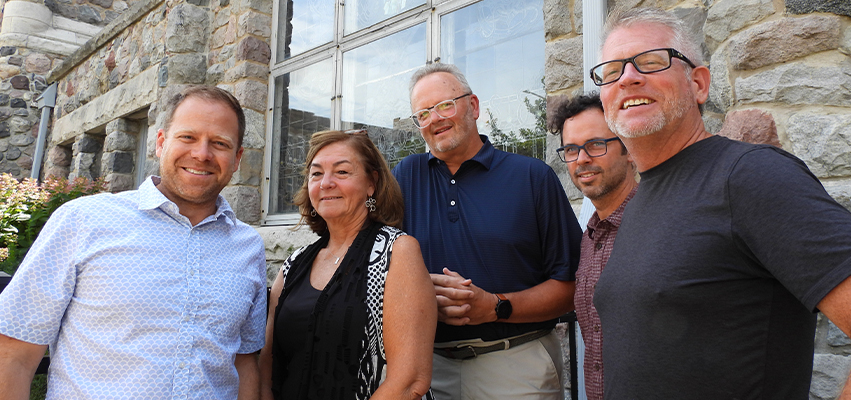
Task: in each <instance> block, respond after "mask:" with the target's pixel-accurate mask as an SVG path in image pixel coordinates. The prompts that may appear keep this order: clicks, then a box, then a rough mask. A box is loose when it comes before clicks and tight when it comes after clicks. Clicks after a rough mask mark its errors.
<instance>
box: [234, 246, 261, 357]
mask: <svg viewBox="0 0 851 400" xmlns="http://www.w3.org/2000/svg"><path fill="white" fill-rule="evenodd" d="M259 240H260V239H259V238H258V241H259ZM257 247H259V248H258V250H257V251H255V252H254V256H253V257H252V259H251V262H250V263H249V265H250V268H249V269H248V270H249V271H254V272H255V273H257V274H259V276H260V278H261V282H262V284H260V285H257V290H256V292H255V293H254V300H253V302H252V305H251V308H250V309H249V312H248V318H247V319H246V321H245V323H244V324H243V326H242V329H241V331H240V337H241V341H240V342H241V343H240V346H239V350H238V351H237V352H238V353H239V354H248V353H254V352H256V351H258V350H260V349H261V348H263V345H264V344H265V343H266V316H267V314H266V304H267V300H266V296H267V292H266V255H265V249H264V246H263V243H262V241H261V242H260V243H259V244H257Z"/></svg>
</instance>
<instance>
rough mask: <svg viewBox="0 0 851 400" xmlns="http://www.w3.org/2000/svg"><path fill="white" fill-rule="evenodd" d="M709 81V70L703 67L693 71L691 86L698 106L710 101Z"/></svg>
mask: <svg viewBox="0 0 851 400" xmlns="http://www.w3.org/2000/svg"><path fill="white" fill-rule="evenodd" d="M709 81H710V74H709V68H706V67H704V66H702V65H701V66H699V67H695V68H694V69H693V70H692V71H691V85H692V88H693V89H694V95H695V97H696V99H695V100H697V103H698V104H703V103H706V100H707V99H709Z"/></svg>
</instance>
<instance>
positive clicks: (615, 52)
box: [600, 23, 702, 138]
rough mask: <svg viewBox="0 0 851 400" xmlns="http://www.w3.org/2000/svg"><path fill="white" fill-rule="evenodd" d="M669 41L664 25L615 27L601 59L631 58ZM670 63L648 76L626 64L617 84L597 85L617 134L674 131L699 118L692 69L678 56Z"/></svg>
mask: <svg viewBox="0 0 851 400" xmlns="http://www.w3.org/2000/svg"><path fill="white" fill-rule="evenodd" d="M672 37H673V33H672V32H671V30H670V29H669V28H667V27H665V26H662V25H653V24H647V23H645V24H636V25H633V26H629V27H622V28H618V29H616V30H615V31H613V32H612V33H611V34H610V35H609V37H608V38H607V39H606V43H605V44H604V45H603V60H604V61H605V60H616V59H623V58H629V57H632V56H635V55H636V54H639V53H641V52H644V51H647V50H650V49H655V48H664V47H671V46H672V43H671V42H672V39H671V38H672ZM671 62H672V65H671V68H669V69H667V70H664V71H659V72H654V73H649V74H642V73H640V72H638V71H637V70H636V69H635V67H634V66H633V65H632V64H627V65H626V67H625V69H624V73H623V76H621V78H620V79H619V80H618V81H617V82H614V83H611V84H608V85H605V86H603V87H601V90H600V99H601V100H602V102H603V107H604V109H605V110H606V113H605V115H606V121H607V122H608V125H609V127H610V129H611V130H612V131H614V132H615V133H617V134H618V136H621V137H625V138H637V137H642V136H648V135H652V134H654V133H657V132H659V131H662V130H664V129H676V128H677V127H678V126H680V125H681V124H682V120H683V119H685V118H686V117H693V116H695V115H696V116H697V118H700V112H699V110H698V101H700V100H699V99H698V96H697V95H696V93H695V89H694V87H693V86H694V85H693V84H692V82H691V79H690V78H691V74H690V73H689V72H690V70H689V68H690V67H689V66H688V65H687V64H685V63H684V62H683V61H682V60H679V59H676V58H674V59H673V60H671ZM701 68H702V67H701ZM695 113H696V114H695Z"/></svg>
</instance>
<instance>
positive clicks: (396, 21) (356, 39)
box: [260, 0, 482, 225]
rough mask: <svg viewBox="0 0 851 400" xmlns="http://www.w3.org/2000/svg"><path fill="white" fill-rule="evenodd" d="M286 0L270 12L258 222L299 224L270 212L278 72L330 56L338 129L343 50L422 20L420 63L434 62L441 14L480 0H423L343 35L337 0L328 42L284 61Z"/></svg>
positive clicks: (290, 215) (276, 0) (296, 218)
mask: <svg viewBox="0 0 851 400" xmlns="http://www.w3.org/2000/svg"><path fill="white" fill-rule="evenodd" d="M286 1H287V0H274V8H273V11H272V28H273V30H272V44H273V45H272V46H270V47H271V48H272V61H271V64H270V74H269V93H268V99H269V100H268V101H269V104H268V108H267V113H266V146H265V149H264V155H263V157H264V158H263V177H264V179H263V184H262V187H261V199H262V202H261V212H260V219H261V225H295V224H296V223H298V221H299V218H300V215H299V214H298V213H287V214H269V201H270V199H269V193H270V184H271V175H272V174H271V168H272V152H273V151H277V150H278V149H273V148H272V143H274V140H273V139H274V135H275V126H274V115H273V113H272V111H273V110H274V107H275V104H274V102H275V79H276V78H277V77H279V76H281V75H284V74H287V73H290V72H292V71H295V70H298V69H301V68H303V67H306V66H308V65H311V64H314V63H317V62H319V61H321V60H325V59H328V58H331V59H332V61H333V63H334V68H335V72H334V73H335V77H334V89H333V93H334V94H333V100H332V107H331V116H330V119H331V129H341V126H342V122H341V113H342V101H341V97H342V87H343V85H342V79H343V76H342V71H343V65H342V63H341V60H342V57H343V53H345V52H346V51H349V50H352V49H354V48H357V47H360V46H363V45H365V44H367V43H371V42H373V41H376V40H378V39H381V38H384V37H386V36H389V35H391V34H394V33H397V32H400V31H402V30H405V29H408V28H410V27H413V26H415V25H418V24H421V23H425V25H426V26H425V27H426V40H425V42H426V59H425V60H423V66H425V65H426V64H427V63H431V62H437V61H439V60H440V57H439V56H437V55H439V54H440V17H442V16H443V15H446V14H449V13H451V12H454V11H457V10H459V9H462V8H464V7H467V6H469V5H472V4H475V3H478V2H480V1H482V0H426V2H425V4H423V5H421V6H418V7H416V8H414V9H411V10H408V11H405V12H403V13H401V14H399V15H396V16H394V17H391V18H389V19H387V20H384V21H381V22H378V23H376V24H374V25H372V26H370V27H367V28H364V29H361V30H359V31H357V32H354V33H352V34H350V35H347V36H345V37H344V36H343V18H342V8H343V7H345V4H344V3H345V1H344V0H338V1H336V2H335V6H334V26H335V32H334V38H333V39H332V41H331V42H329V43H326V44H323V45H321V46H318V47H316V48H313V49H310V50H307V51H305V52H303V53H300V54H297V55H295V56H291V57H290V58H289V59H287V60H281V61H280V62H279V61H278V56H279V55H278V46H276V45H274V44H275V43H277V42H278V40H279V38H278V34H279V32H280V29H279V21H278V18H279V15H280V12H279V7H280V4H281V3H284V4H286Z"/></svg>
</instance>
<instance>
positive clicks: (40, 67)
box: [24, 53, 52, 75]
mask: <svg viewBox="0 0 851 400" xmlns="http://www.w3.org/2000/svg"><path fill="white" fill-rule="evenodd" d="M51 63H52V61H51V60H50V58H49V57H47V56H46V55H44V54H41V53H31V54H30V55H28V56H27V58H26V59H25V60H24V65H25V68H26V69H27V72H31V73H34V74H42V75H43V74H46V73H47V72H48V71H50V66H51Z"/></svg>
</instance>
